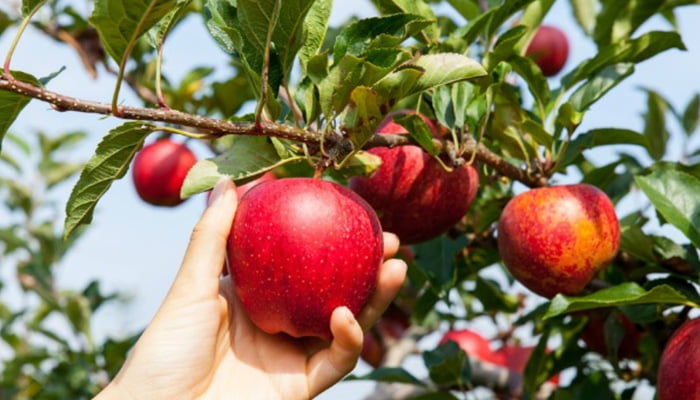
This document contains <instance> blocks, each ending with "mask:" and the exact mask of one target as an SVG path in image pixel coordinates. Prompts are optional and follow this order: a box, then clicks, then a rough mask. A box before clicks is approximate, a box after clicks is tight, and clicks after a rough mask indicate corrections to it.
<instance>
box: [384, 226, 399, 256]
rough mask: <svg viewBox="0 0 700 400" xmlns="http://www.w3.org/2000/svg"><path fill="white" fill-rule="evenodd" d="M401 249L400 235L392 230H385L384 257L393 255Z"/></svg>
mask: <svg viewBox="0 0 700 400" xmlns="http://www.w3.org/2000/svg"><path fill="white" fill-rule="evenodd" d="M397 251H399V237H398V236H396V235H394V234H393V233H391V232H384V259H385V260H387V259H389V258H391V257H393V256H394V255H395V254H396V252H397Z"/></svg>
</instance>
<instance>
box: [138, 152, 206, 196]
mask: <svg viewBox="0 0 700 400" xmlns="http://www.w3.org/2000/svg"><path fill="white" fill-rule="evenodd" d="M196 162H197V157H196V156H195V154H194V153H193V152H192V150H190V149H189V148H188V147H187V146H186V145H185V144H183V143H178V142H175V141H172V140H170V139H161V140H157V141H155V142H153V143H151V144H148V145H146V146H144V147H143V149H141V151H139V152H138V153H137V154H136V156H135V157H134V163H133V166H132V167H131V173H132V178H133V181H134V186H135V187H136V193H138V195H139V197H140V198H141V199H142V200H143V201H145V202H146V203H149V204H152V205H154V206H166V207H174V206H177V205H178V204H181V203H182V202H184V201H185V199H182V198H180V189H181V188H182V183H183V182H184V181H185V177H186V176H187V172H188V171H189V170H190V168H192V166H193V165H194V164H195V163H196Z"/></svg>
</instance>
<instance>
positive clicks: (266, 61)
mask: <svg viewBox="0 0 700 400" xmlns="http://www.w3.org/2000/svg"><path fill="white" fill-rule="evenodd" d="M281 2H282V0H276V1H275V6H274V8H273V9H272V16H270V26H268V27H267V38H266V39H265V54H264V55H263V69H262V76H261V77H260V80H261V84H262V88H261V90H262V92H261V93H260V102H259V103H258V107H257V109H256V110H255V126H256V127H259V126H260V124H261V123H262V113H263V110H264V109H265V103H266V102H267V88H268V82H267V80H268V78H269V72H270V44H272V33H273V32H274V31H275V23H274V21H276V20H277V17H278V16H279V12H280V3H281Z"/></svg>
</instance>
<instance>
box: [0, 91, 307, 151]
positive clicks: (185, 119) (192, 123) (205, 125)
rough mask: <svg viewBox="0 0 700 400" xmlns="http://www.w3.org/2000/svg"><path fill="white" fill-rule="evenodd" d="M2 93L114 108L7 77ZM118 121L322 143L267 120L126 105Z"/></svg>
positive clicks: (67, 105)
mask: <svg viewBox="0 0 700 400" xmlns="http://www.w3.org/2000/svg"><path fill="white" fill-rule="evenodd" d="M0 90H6V91H10V92H14V93H17V94H21V95H24V96H27V97H31V98H34V99H37V100H41V101H44V102H47V103H49V104H51V106H52V107H53V108H54V109H55V110H57V111H77V112H85V113H92V114H104V115H111V114H112V109H111V105H110V104H108V103H101V102H96V101H89V100H81V99H77V98H75V97H70V96H65V95H62V94H59V93H56V92H52V91H50V90H47V89H44V88H40V87H36V86H32V85H30V84H28V83H24V82H21V81H16V80H13V81H8V80H7V79H4V78H3V79H0ZM118 118H122V119H128V120H142V121H159V122H167V123H171V124H174V125H179V126H189V127H193V128H198V129H201V130H204V131H208V132H211V134H212V135H214V136H224V135H231V134H233V135H257V136H275V137H281V138H285V139H290V140H293V141H297V142H302V143H318V142H320V140H321V135H320V133H318V132H312V131H306V130H304V129H300V128H297V127H294V126H290V125H283V124H276V123H271V122H266V121H263V122H262V123H261V125H260V126H259V127H256V126H255V124H254V123H252V122H229V121H225V120H218V119H214V118H208V117H203V116H200V115H194V114H188V113H185V112H182V111H177V110H164V109H151V108H139V107H129V106H122V107H121V113H120V115H119V116H118Z"/></svg>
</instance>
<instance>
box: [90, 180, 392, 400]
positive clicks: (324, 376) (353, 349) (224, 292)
mask: <svg viewBox="0 0 700 400" xmlns="http://www.w3.org/2000/svg"><path fill="white" fill-rule="evenodd" d="M236 206H237V199H236V191H235V188H234V185H233V183H232V182H231V181H230V180H221V181H220V182H219V183H218V184H217V185H216V187H215V188H214V191H213V192H212V196H211V199H210V202H209V206H208V207H207V209H206V210H205V211H204V214H203V215H202V218H201V219H200V221H199V223H198V224H197V225H196V227H195V228H194V231H193V233H192V237H191V240H190V244H189V246H188V249H187V251H186V253H185V256H184V259H183V262H182V266H181V267H180V271H179V272H178V274H177V276H176V278H175V282H174V283H173V285H172V287H171V288H170V291H169V292H168V294H167V296H166V298H165V300H164V301H163V304H162V305H161V307H160V309H159V310H158V311H157V312H156V315H155V316H154V318H153V320H152V321H151V323H150V324H149V325H148V327H147V328H146V330H145V331H144V332H143V334H142V335H141V337H140V338H139V340H138V341H137V342H136V344H135V345H134V347H133V349H132V351H131V353H130V354H129V357H128V358H127V360H126V362H125V363H124V365H123V366H122V368H121V370H120V371H119V373H118V374H117V376H116V377H115V378H114V380H113V381H112V382H111V383H110V384H109V385H108V386H107V387H106V388H105V389H104V390H103V391H102V392H101V393H100V394H99V395H98V396H97V398H96V400H97V399H99V400H110V399H139V400H141V399H154V400H157V399H223V398H238V399H246V400H255V399H264V400H274V399H285V400H293V399H310V398H312V397H314V396H316V395H318V394H319V393H321V392H322V391H323V390H325V389H327V388H328V387H330V386H331V385H333V384H335V383H336V382H338V381H339V380H340V379H342V378H343V376H345V375H346V374H347V373H349V372H350V371H351V370H352V369H353V368H354V367H355V365H356V363H357V360H358V357H359V355H360V351H361V350H362V339H363V331H366V330H367V329H369V327H371V326H372V325H373V324H374V323H375V322H376V320H377V319H378V318H379V316H380V315H381V314H382V313H383V312H384V310H385V309H386V307H387V306H388V305H389V303H390V302H391V300H392V299H393V298H394V297H395V296H396V293H397V292H398V290H399V288H400V287H401V284H402V283H403V281H404V279H405V276H406V264H405V263H404V262H403V261H401V260H398V259H388V258H389V257H391V256H393V255H394V254H395V253H396V251H397V250H398V247H399V241H398V239H397V238H396V236H394V235H392V234H387V233H385V234H384V257H385V259H387V261H385V262H384V263H383V264H382V266H381V268H380V270H379V274H378V281H377V288H376V290H375V292H374V294H373V295H372V297H371V298H370V299H369V302H368V304H367V305H366V306H365V308H364V309H363V310H362V311H361V312H360V314H359V316H358V317H357V319H356V318H355V317H354V316H353V314H352V313H351V312H350V310H349V309H347V308H346V307H338V308H337V309H335V311H334V312H333V315H332V317H331V326H330V328H331V332H332V333H333V341H332V342H331V343H328V342H323V341H321V340H320V339H314V338H302V339H295V338H292V337H289V336H287V335H283V334H278V335H270V334H268V333H265V332H263V331H261V330H260V329H258V328H257V327H256V326H255V325H254V324H253V323H252V322H251V321H250V319H249V318H248V316H247V315H246V313H245V311H244V309H243V307H242V306H241V303H240V302H239V300H238V298H237V297H236V295H235V293H234V291H233V285H231V282H230V277H228V276H227V277H225V278H221V271H222V266H223V265H224V260H225V254H226V241H227V238H228V234H229V230H230V228H231V222H232V220H233V216H234V214H235V211H236Z"/></svg>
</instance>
